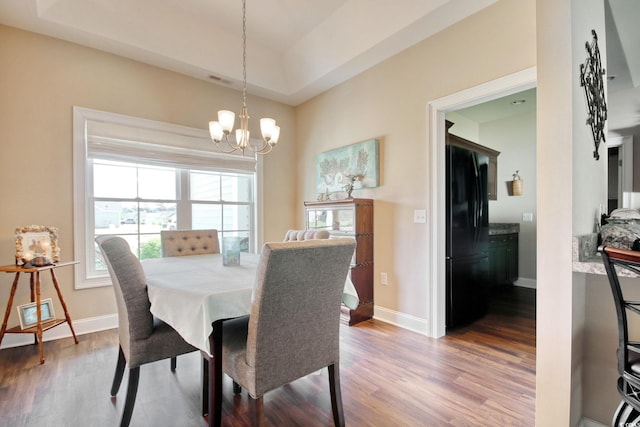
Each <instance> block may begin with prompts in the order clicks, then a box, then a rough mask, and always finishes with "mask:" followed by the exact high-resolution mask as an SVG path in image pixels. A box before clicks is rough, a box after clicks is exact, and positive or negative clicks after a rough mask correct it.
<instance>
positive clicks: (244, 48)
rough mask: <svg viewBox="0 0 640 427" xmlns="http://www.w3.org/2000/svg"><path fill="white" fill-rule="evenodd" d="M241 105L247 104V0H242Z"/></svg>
mask: <svg viewBox="0 0 640 427" xmlns="http://www.w3.org/2000/svg"><path fill="white" fill-rule="evenodd" d="M242 105H243V106H244V107H246V106H247V2H246V0H242Z"/></svg>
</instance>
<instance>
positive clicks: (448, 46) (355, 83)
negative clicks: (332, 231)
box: [297, 1, 535, 320]
mask: <svg viewBox="0 0 640 427" xmlns="http://www.w3.org/2000/svg"><path fill="white" fill-rule="evenodd" d="M507 17H508V18H507ZM533 65H535V1H517V2H514V1H502V2H499V3H497V4H495V5H493V6H491V7H489V8H487V9H485V10H484V11H481V12H480V13H478V14H476V15H474V16H472V17H470V18H469V19H466V20H465V21H463V22H462V23H460V24H458V25H455V26H453V27H451V28H449V29H447V30H445V31H443V32H442V33H439V34H437V35H435V36H434V37H432V38H430V39H428V40H425V41H424V42H422V43H419V44H417V45H415V46H414V47H412V48H409V49H407V50H406V51H404V52H402V53H400V54H398V55H396V56H395V57H393V58H391V59H389V60H387V61H385V62H384V63H382V64H380V65H378V66H376V67H374V68H372V69H370V70H368V71H366V72H364V73H362V74H361V75H359V76H357V77H355V78H353V79H351V80H349V81H348V82H346V83H344V84H342V85H340V86H338V87H336V88H334V89H332V90H330V91H328V92H326V93H324V94H322V95H320V96H318V97H316V98H314V99H313V100H311V101H309V102H307V103H305V104H303V105H301V106H300V107H298V108H297V140H298V141H299V143H300V146H301V151H300V160H299V168H298V170H299V173H300V176H301V180H302V181H301V184H302V185H301V187H300V188H299V189H298V203H299V205H302V201H303V200H309V199H314V198H315V192H314V179H315V176H314V174H312V173H309V171H314V170H315V163H314V162H315V158H316V156H317V155H318V154H319V153H321V152H323V151H326V150H329V149H332V148H336V147H340V146H343V145H347V144H351V143H354V142H358V141H362V140H365V139H369V138H379V139H380V141H381V150H380V153H381V159H380V170H381V176H382V182H381V186H380V187H378V188H375V189H366V190H358V191H357V192H354V195H357V196H358V197H371V198H373V199H375V220H374V234H375V243H374V245H375V254H374V256H375V275H374V277H375V280H374V282H375V288H374V293H375V304H376V306H377V307H382V308H384V309H386V310H391V311H396V312H401V313H404V314H407V315H410V316H415V317H417V318H419V319H423V320H424V319H427V318H428V316H429V306H430V303H429V297H428V283H427V281H428V277H429V272H428V271H427V268H428V267H427V266H428V265H429V259H430V256H431V254H430V251H429V230H428V227H427V224H414V223H413V211H414V209H426V208H427V207H428V204H429V188H430V184H429V176H430V175H429V173H430V171H429V170H428V169H429V168H428V167H427V165H429V164H430V158H429V152H430V150H429V144H430V142H429V141H428V137H427V132H428V129H427V106H428V103H429V102H430V101H432V100H435V99H438V98H441V97H444V96H447V95H449V94H452V93H455V92H458V91H461V90H464V89H467V88H470V87H473V86H476V85H478V84H481V83H484V82H487V81H491V80H494V79H497V78H499V77H502V76H504V75H507V74H511V73H514V72H517V71H520V70H523V69H526V68H529V67H531V66H533ZM442 209H444V207H442ZM430 215H431V213H430V212H427V217H428V218H429V217H430ZM299 217H300V218H301V216H300V215H299ZM381 272H386V273H387V274H388V277H389V285H388V286H384V287H383V286H381V285H380V281H379V276H380V273H381Z"/></svg>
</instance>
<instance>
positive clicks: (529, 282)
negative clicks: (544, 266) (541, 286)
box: [514, 277, 536, 289]
mask: <svg viewBox="0 0 640 427" xmlns="http://www.w3.org/2000/svg"><path fill="white" fill-rule="evenodd" d="M514 285H515V286H520V287H523V288H531V289H536V279H527V278H526V277H518V280H516V281H515V283H514Z"/></svg>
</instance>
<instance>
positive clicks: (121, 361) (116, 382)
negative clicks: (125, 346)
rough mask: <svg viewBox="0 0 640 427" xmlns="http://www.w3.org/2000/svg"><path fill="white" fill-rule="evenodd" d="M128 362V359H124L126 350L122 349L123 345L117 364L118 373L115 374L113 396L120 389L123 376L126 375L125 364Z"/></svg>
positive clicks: (112, 387)
mask: <svg viewBox="0 0 640 427" xmlns="http://www.w3.org/2000/svg"><path fill="white" fill-rule="evenodd" d="M126 364H127V361H126V360H125V359H124V352H123V351H122V347H120V348H119V352H118V363H117V364H116V373H115V374H114V375H113V384H112V385H111V396H115V395H116V394H118V390H120V384H121V383H122V376H123V375H124V366H125V365H126Z"/></svg>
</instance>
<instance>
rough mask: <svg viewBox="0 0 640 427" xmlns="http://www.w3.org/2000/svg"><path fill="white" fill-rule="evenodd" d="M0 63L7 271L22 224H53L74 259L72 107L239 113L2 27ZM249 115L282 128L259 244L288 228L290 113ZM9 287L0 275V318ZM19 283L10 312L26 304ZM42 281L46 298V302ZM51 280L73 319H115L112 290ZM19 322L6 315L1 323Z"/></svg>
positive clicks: (176, 115)
mask: <svg viewBox="0 0 640 427" xmlns="http://www.w3.org/2000/svg"><path fill="white" fill-rule="evenodd" d="M0 64H2V72H0V129H1V130H2V137H1V139H0V158H1V159H2V168H0V183H2V184H1V188H2V193H1V198H0V199H1V200H2V210H1V211H0V263H2V264H10V263H13V260H14V258H13V256H14V254H15V249H14V230H15V228H16V227H19V226H24V225H30V224H41V225H52V226H58V227H59V228H60V242H59V243H60V247H61V258H62V260H70V259H72V257H73V246H72V245H73V171H72V135H71V132H72V107H73V106H80V107H86V108H91V109H96V110H101V111H108V112H113V113H119V114H126V115H131V116H136V117H142V118H145V119H152V120H159V121H163V122H168V123H175V124H179V125H184V126H190V127H194V128H201V129H207V127H208V121H209V120H210V119H211V118H212V117H214V116H215V114H216V112H217V110H219V109H222V108H223V107H224V108H229V109H232V110H238V109H239V107H240V106H241V101H242V98H241V94H240V93H239V92H236V91H234V90H230V89H228V88H225V87H222V86H218V85H215V84H212V83H208V82H206V81H200V80H196V79H192V78H188V77H185V76H182V75H179V74H176V73H172V72H169V71H165V70H161V69H158V68H154V67H151V66H147V65H144V64H141V63H138V62H135V61H131V60H128V59H125V58H122V57H118V56H114V55H110V54H106V53H103V52H100V51H97V50H93V49H88V48H84V47H81V46H78V45H75V44H71V43H66V42H63V41H60V40H56V39H52V38H48V37H43V36H39V35H36V34H33V33H29V32H24V31H20V30H17V29H14V28H10V27H6V26H0ZM248 107H249V114H250V115H251V116H252V117H253V118H254V119H253V120H251V123H250V124H251V126H252V128H253V127H254V126H257V124H258V118H259V117H263V116H266V115H267V113H268V114H269V115H270V116H271V117H274V118H275V119H277V120H278V124H279V125H280V126H281V128H282V135H281V139H280V142H279V143H278V146H277V148H276V150H275V151H274V152H273V153H272V154H270V155H269V156H267V157H266V158H265V160H264V161H265V163H264V189H265V192H264V201H265V203H264V224H265V227H264V237H265V240H281V239H282V236H283V235H284V233H285V231H286V230H287V229H288V228H290V226H291V225H292V224H294V223H295V221H296V218H295V214H294V213H295V212H296V200H295V194H294V193H293V191H294V188H295V185H294V184H293V183H295V181H296V179H295V173H296V170H295V168H294V167H293V166H292V165H293V164H294V158H295V152H296V144H295V143H294V141H295V139H294V136H295V120H294V111H293V108H291V107H289V106H285V105H282V104H279V103H275V102H271V101H267V100H264V99H260V98H254V97H249V99H248ZM257 132H259V130H258V129H257V128H256V129H252V133H256V134H258V133H257ZM12 279H13V277H11V275H9V274H2V275H0V307H2V310H4V307H5V306H6V303H7V299H8V295H9V289H10V285H11V280H12ZM22 280H23V282H22V284H21V285H20V287H19V293H18V294H17V296H16V299H15V303H16V304H22V303H24V302H28V298H29V296H28V295H29V293H28V288H29V286H28V285H27V283H28V281H27V279H22ZM44 280H45V283H47V288H45V289H46V290H45V295H47V296H53V295H52V289H51V288H50V287H49V284H50V282H49V281H48V280H49V278H48V277H46V278H45V279H44ZM59 280H60V283H61V287H62V292H63V294H64V296H65V299H66V301H67V304H68V306H69V310H70V312H71V315H72V317H73V318H75V319H86V318H91V317H95V316H102V315H107V314H112V313H115V311H116V308H115V301H114V298H113V291H112V290H111V288H109V287H106V288H95V289H88V290H82V291H76V290H74V285H73V274H72V269H71V268H64V269H60V271H59ZM54 301H55V298H54ZM56 310H58V312H61V308H60V307H59V306H58V305H57V304H56ZM3 313H4V311H3ZM17 322H18V320H17V317H16V316H15V309H14V310H13V312H12V317H11V320H10V322H9V325H10V326H13V325H14V324H17Z"/></svg>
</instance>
